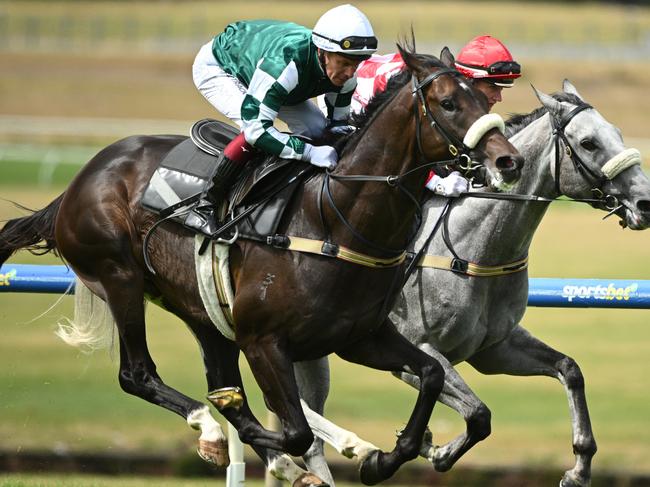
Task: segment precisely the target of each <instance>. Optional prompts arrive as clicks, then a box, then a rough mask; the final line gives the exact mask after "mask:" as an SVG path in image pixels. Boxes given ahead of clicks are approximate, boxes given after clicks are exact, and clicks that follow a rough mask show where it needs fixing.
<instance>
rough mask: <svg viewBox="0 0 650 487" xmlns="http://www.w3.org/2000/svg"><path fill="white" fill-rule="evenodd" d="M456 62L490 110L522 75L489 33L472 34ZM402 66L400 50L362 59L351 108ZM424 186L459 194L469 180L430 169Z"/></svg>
mask: <svg viewBox="0 0 650 487" xmlns="http://www.w3.org/2000/svg"><path fill="white" fill-rule="evenodd" d="M455 64H456V69H458V71H460V72H461V73H463V74H464V75H465V76H466V77H467V78H468V79H470V80H471V81H472V83H473V85H474V86H475V87H476V88H477V89H478V90H480V91H481V92H482V93H483V94H484V95H485V96H486V98H487V101H488V106H489V108H490V110H491V109H492V107H493V106H494V105H495V104H496V103H499V102H500V101H502V97H501V95H502V91H503V88H510V87H511V86H512V85H513V82H514V80H515V79H516V78H519V77H520V76H521V67H520V66H519V64H518V63H517V62H515V61H514V60H513V58H512V55H511V54H510V51H508V49H507V48H506V46H504V45H503V43H501V41H499V40H498V39H495V38H494V37H491V36H488V35H482V36H478V37H475V38H474V39H472V40H471V41H470V42H469V43H467V44H466V45H465V46H464V47H463V48H462V49H461V51H460V53H459V54H458V57H457V58H456V63H455ZM403 68H404V61H403V60H402V57H401V56H400V54H399V53H395V54H385V55H373V56H371V57H370V58H369V59H367V60H365V61H362V62H361V64H360V65H359V68H358V69H357V73H356V76H357V88H356V90H355V91H354V93H353V95H352V105H351V109H352V111H353V112H354V113H359V112H361V111H362V110H363V109H364V108H365V107H366V106H367V105H368V102H369V101H370V99H371V98H372V97H373V96H375V95H376V94H377V93H381V92H382V91H384V90H385V89H386V85H387V83H388V80H389V79H390V77H391V76H393V75H395V74H397V73H399V72H400V71H401V70H402V69H403ZM427 188H429V189H430V190H432V191H434V192H435V193H437V194H441V195H444V196H458V195H459V194H460V193H462V192H464V191H467V189H468V183H467V180H466V179H465V178H463V177H462V176H461V175H460V174H459V173H458V172H452V173H451V174H450V175H449V176H447V177H445V178H443V177H440V176H438V175H437V174H433V173H431V175H430V177H429V180H428V181H427Z"/></svg>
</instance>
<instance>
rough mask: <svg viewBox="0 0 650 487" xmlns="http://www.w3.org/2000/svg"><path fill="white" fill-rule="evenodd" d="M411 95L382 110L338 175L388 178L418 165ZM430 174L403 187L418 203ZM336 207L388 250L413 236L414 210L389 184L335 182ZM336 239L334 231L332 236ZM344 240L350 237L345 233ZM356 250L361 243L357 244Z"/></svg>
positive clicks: (398, 97) (397, 98)
mask: <svg viewBox="0 0 650 487" xmlns="http://www.w3.org/2000/svg"><path fill="white" fill-rule="evenodd" d="M406 95H409V93H408V90H406V91H405V90H404V89H403V90H402V91H401V92H400V93H398V94H396V96H395V97H394V98H393V99H392V100H391V101H389V102H388V106H385V107H383V108H382V109H380V111H379V112H378V113H376V114H375V116H374V117H373V118H372V119H371V120H370V121H369V122H368V124H367V125H366V127H365V128H364V129H363V133H361V134H359V137H360V140H359V142H358V143H357V144H356V146H355V147H353V148H351V149H350V150H349V151H348V152H347V153H345V154H344V156H343V158H342V159H341V161H340V162H339V165H338V167H337V169H336V172H335V174H341V175H359V174H364V175H375V176H388V175H399V174H404V173H405V172H407V171H408V170H410V169H413V167H414V164H415V162H416V161H415V154H416V150H415V144H416V142H415V132H414V131H415V128H414V121H413V118H412V111H411V110H410V108H408V107H410V103H411V102H410V95H409V96H406ZM425 178H426V171H422V173H420V174H417V175H415V176H414V177H410V178H409V181H407V182H405V183H403V184H404V187H405V188H406V189H407V190H408V191H409V192H411V193H412V194H413V195H414V196H415V197H416V198H419V197H420V195H421V194H422V193H423V191H424V180H425ZM331 188H332V194H333V197H334V200H335V202H336V205H337V207H338V208H339V209H341V210H342V212H343V214H344V215H345V216H346V219H348V221H349V222H350V223H351V224H352V225H353V226H354V227H355V228H356V229H357V230H358V231H359V232H360V233H362V234H363V235H364V236H366V238H369V239H373V238H374V239H375V240H376V239H381V240H383V242H384V245H385V246H388V247H393V248H396V247H400V246H404V244H405V243H406V242H405V241H404V239H405V237H406V236H407V235H408V234H410V232H411V230H412V223H413V217H414V214H415V205H414V203H413V202H412V201H411V200H410V199H408V198H407V197H406V196H405V195H404V194H402V192H401V191H400V190H399V189H398V188H396V187H392V186H389V185H388V184H386V183H385V182H378V181H372V182H360V181H355V182H348V181H345V182H335V183H332V185H331ZM334 234H335V235H336V230H335V231H334ZM340 235H341V238H343V239H346V238H347V237H348V236H349V232H347V231H346V230H345V229H341V233H340ZM357 246H358V242H357Z"/></svg>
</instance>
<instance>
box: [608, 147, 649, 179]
mask: <svg viewBox="0 0 650 487" xmlns="http://www.w3.org/2000/svg"><path fill="white" fill-rule="evenodd" d="M637 164H639V165H640V164H641V153H640V152H639V151H638V150H637V149H625V150H624V151H622V152H619V153H618V154H616V155H615V156H614V157H612V158H611V159H610V160H609V161H607V163H606V164H605V165H604V166H603V167H602V169H601V171H603V174H604V175H605V177H606V178H607V179H609V180H612V179H614V178H615V177H616V176H618V175H619V174H621V173H622V172H623V171H625V170H626V169H627V168H628V167H632V166H636V165H637Z"/></svg>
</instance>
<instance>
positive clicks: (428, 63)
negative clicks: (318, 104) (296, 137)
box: [334, 44, 447, 154]
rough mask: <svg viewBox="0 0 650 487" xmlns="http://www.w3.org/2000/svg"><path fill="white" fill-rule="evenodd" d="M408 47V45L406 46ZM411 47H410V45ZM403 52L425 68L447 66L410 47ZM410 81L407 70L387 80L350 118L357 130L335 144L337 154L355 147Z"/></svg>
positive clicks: (409, 74) (351, 123) (433, 57)
mask: <svg viewBox="0 0 650 487" xmlns="http://www.w3.org/2000/svg"><path fill="white" fill-rule="evenodd" d="M407 46H408V44H407ZM411 46H412V45H411ZM411 46H409V47H410V48H409V49H407V50H406V51H405V52H407V53H408V54H410V55H411V56H412V57H414V58H416V59H417V60H418V62H419V63H420V64H421V65H422V66H423V67H425V68H446V67H447V66H446V65H445V64H444V63H443V62H442V61H440V59H438V58H437V57H435V56H431V55H428V54H418V53H416V52H415V48H414V47H411ZM410 80H411V72H410V71H409V70H408V69H404V70H402V71H401V72H400V73H398V74H396V75H393V76H391V77H390V78H389V80H388V83H387V84H386V89H385V90H384V91H382V92H381V93H378V94H377V95H375V96H373V97H372V98H371V99H370V101H369V102H368V105H367V106H366V107H365V108H364V109H363V110H362V111H361V112H360V113H353V114H352V115H351V116H350V120H349V123H350V125H352V126H354V127H356V128H357V130H356V131H355V132H354V133H353V134H352V135H350V136H347V137H343V138H341V139H339V140H338V141H337V142H336V143H335V145H334V146H335V148H336V150H337V152H338V153H339V154H342V153H343V151H344V150H345V151H347V150H350V149H352V148H354V147H355V144H356V143H358V141H359V140H361V135H362V133H363V132H364V129H365V128H366V126H367V125H368V123H369V122H370V120H372V119H373V118H374V117H375V115H376V114H377V113H379V112H380V111H381V109H382V108H384V107H385V106H386V105H387V104H388V103H389V102H390V100H392V99H393V97H395V95H396V94H397V93H398V92H399V91H400V89H401V88H402V87H403V86H404V85H406V83H408V82H409V81H410Z"/></svg>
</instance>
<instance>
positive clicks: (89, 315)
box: [56, 277, 116, 352]
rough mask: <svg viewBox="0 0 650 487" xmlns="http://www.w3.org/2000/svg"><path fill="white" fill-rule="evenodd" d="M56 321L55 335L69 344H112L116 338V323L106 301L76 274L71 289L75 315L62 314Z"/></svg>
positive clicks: (91, 349) (86, 346) (88, 346)
mask: <svg viewBox="0 0 650 487" xmlns="http://www.w3.org/2000/svg"><path fill="white" fill-rule="evenodd" d="M58 324H59V329H58V330H57V331H56V335H57V336H58V337H59V338H60V339H61V340H63V341H64V342H66V343H67V344H68V345H72V346H73V347H80V348H82V349H84V351H88V352H94V351H95V350H100V349H103V348H112V345H113V344H114V341H115V330H116V326H115V321H114V320H113V315H111V313H110V311H109V308H108V305H107V304H106V302H105V301H104V300H102V299H101V298H100V297H99V296H97V295H95V294H93V293H92V292H91V291H90V289H88V287H86V285H85V284H84V283H83V282H82V281H81V279H79V278H78V277H77V279H76V282H75V290H74V318H73V319H72V320H70V319H67V318H63V320H61V321H59V323H58Z"/></svg>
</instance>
